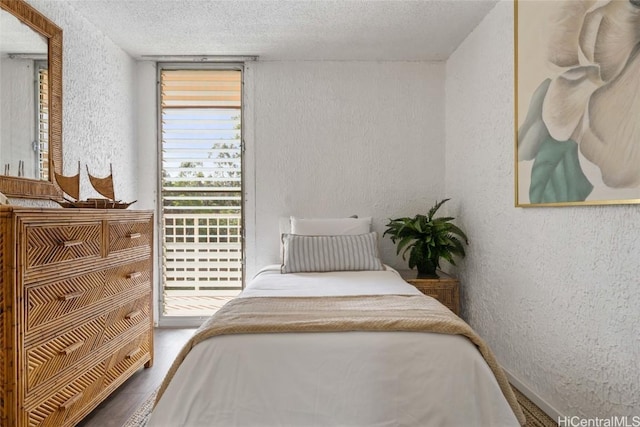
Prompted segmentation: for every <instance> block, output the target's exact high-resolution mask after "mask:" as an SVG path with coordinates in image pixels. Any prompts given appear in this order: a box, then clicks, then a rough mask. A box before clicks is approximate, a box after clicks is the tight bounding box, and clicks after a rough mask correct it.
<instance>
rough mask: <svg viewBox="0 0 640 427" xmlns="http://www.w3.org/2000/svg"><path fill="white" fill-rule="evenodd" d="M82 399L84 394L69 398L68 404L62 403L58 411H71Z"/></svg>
mask: <svg viewBox="0 0 640 427" xmlns="http://www.w3.org/2000/svg"><path fill="white" fill-rule="evenodd" d="M80 399H82V393H78V394H76V395H75V396H73V397H71V398H69V400H67V401H66V402H64V403H61V404H60V406H58V410H60V411H66V410H67V409H69V408H70V407H71V405H73V404H74V403H76V402H77V401H78V400H80Z"/></svg>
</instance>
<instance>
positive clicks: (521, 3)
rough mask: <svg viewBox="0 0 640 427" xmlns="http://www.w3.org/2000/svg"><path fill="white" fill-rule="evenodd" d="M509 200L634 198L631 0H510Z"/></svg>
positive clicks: (638, 34) (637, 38)
mask: <svg viewBox="0 0 640 427" xmlns="http://www.w3.org/2000/svg"><path fill="white" fill-rule="evenodd" d="M514 8H515V16H514V19H515V25H514V30H515V40H514V45H515V118H516V119H515V122H516V126H515V127H516V129H515V131H516V132H515V133H516V135H515V139H516V141H515V143H516V148H515V155H516V156H515V157H516V158H515V179H516V192H515V193H516V194H515V196H516V206H522V207H525V206H568V205H601V204H629V203H640V31H638V28H640V0H609V1H606V0H553V1H549V0H515V2H514Z"/></svg>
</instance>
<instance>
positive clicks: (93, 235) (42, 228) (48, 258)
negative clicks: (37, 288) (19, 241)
mask: <svg viewBox="0 0 640 427" xmlns="http://www.w3.org/2000/svg"><path fill="white" fill-rule="evenodd" d="M25 235H26V245H25V246H24V254H23V262H24V265H25V270H26V271H30V270H31V269H34V268H37V267H42V266H52V265H55V264H62V263H65V262H67V261H73V260H82V259H99V258H100V255H101V253H100V247H101V245H102V223H100V222H95V223H85V224H73V225H57V224H56V225H52V224H46V225H26V226H25Z"/></svg>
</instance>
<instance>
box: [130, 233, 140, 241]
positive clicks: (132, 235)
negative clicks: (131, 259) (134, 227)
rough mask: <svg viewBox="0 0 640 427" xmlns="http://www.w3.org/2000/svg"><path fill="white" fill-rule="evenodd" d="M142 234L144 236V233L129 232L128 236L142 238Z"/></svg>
mask: <svg viewBox="0 0 640 427" xmlns="http://www.w3.org/2000/svg"><path fill="white" fill-rule="evenodd" d="M140 236H142V234H140V233H129V234H127V238H129V239H131V240H133V239H138V238H140Z"/></svg>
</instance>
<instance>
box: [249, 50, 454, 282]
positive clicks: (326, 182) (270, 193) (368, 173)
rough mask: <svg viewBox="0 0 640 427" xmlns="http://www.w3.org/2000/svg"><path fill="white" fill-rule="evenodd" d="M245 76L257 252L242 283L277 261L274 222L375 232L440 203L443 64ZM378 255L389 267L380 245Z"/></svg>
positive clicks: (330, 66)
mask: <svg viewBox="0 0 640 427" xmlns="http://www.w3.org/2000/svg"><path fill="white" fill-rule="evenodd" d="M252 67H253V68H254V69H253V73H254V76H253V82H252V86H251V87H250V88H249V89H250V90H253V92H254V93H253V99H252V100H251V101H249V102H253V106H252V107H253V109H254V111H253V117H251V118H249V120H253V125H254V129H253V132H254V136H253V138H254V140H253V141H249V143H250V144H252V145H253V146H248V148H247V149H248V150H252V154H253V155H254V156H255V160H254V163H255V178H254V179H255V182H254V183H253V184H250V185H255V242H256V244H255V249H253V248H252V247H250V248H249V250H255V251H256V252H255V261H254V264H255V265H254V266H251V265H248V266H247V273H248V276H247V277H251V276H252V274H253V272H254V270H253V269H252V267H253V268H260V267H262V266H264V265H265V264H268V263H273V262H277V261H278V260H279V255H278V248H279V243H278V241H279V240H278V239H279V236H278V218H279V217H281V216H288V215H297V216H348V215H351V214H358V215H360V216H372V217H373V218H374V228H375V229H376V230H377V231H378V232H380V233H382V231H383V230H384V224H385V223H386V220H387V218H389V217H395V216H405V215H413V214H415V213H418V212H426V211H427V210H428V208H429V207H430V206H431V205H432V204H433V202H434V200H435V199H436V198H440V197H442V193H443V187H444V144H443V142H444V125H443V121H444V112H443V108H442V106H443V102H444V64H443V63H424V62H320V61H318V62H315V61H312V62H258V63H255V64H252ZM249 220H252V219H249ZM382 250H383V257H384V260H385V261H386V262H389V263H391V264H396V262H397V261H396V260H395V259H394V258H395V257H394V247H393V245H392V244H391V242H390V240H389V239H388V238H385V239H384V240H383V241H382ZM400 261H401V260H400Z"/></svg>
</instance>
